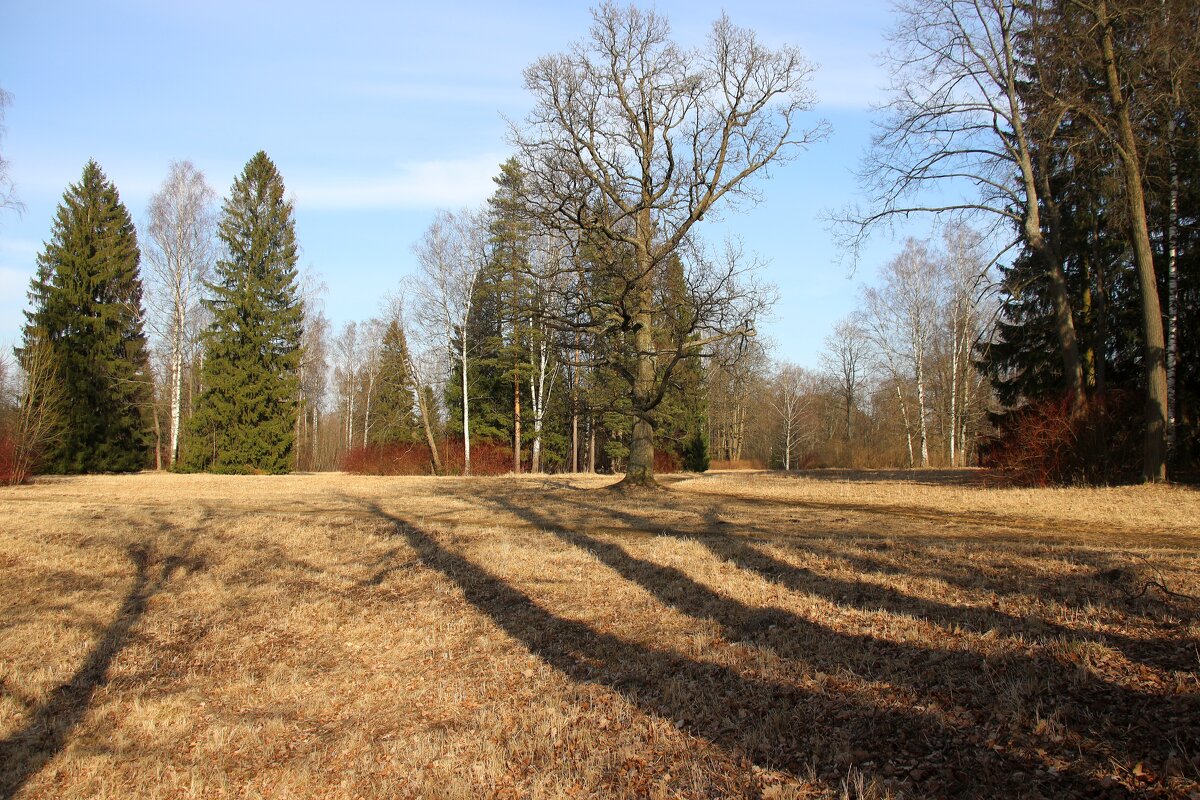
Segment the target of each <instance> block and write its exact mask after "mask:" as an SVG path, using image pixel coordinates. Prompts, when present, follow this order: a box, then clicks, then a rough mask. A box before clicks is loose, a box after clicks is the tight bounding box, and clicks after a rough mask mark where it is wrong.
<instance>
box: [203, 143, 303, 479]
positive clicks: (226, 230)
mask: <svg viewBox="0 0 1200 800" xmlns="http://www.w3.org/2000/svg"><path fill="white" fill-rule="evenodd" d="M292 211H293V209H292V203H291V202H290V201H289V200H287V199H286V198H285V196H284V186H283V178H282V177H281V176H280V174H279V171H278V170H277V169H276V167H275V164H274V163H273V162H272V161H271V159H269V158H268V157H267V154H266V153H264V152H262V151H259V152H258V153H257V154H256V155H255V156H254V157H253V158H251V159H250V161H249V162H247V163H246V167H245V169H244V170H243V171H242V174H241V175H240V176H239V177H238V178H237V179H236V180H235V181H234V182H233V188H232V190H231V191H230V196H229V198H228V199H227V200H226V201H225V204H224V207H223V209H222V215H221V223H220V226H219V228H218V235H219V236H220V238H221V242H222V244H223V245H224V249H225V255H224V257H223V258H221V259H219V260H218V261H217V267H216V276H215V280H214V282H213V283H212V284H211V285H210V286H209V288H210V290H211V293H212V295H211V297H210V299H208V300H206V301H205V306H206V307H207V308H208V309H209V311H210V312H211V314H212V322H211V323H210V324H209V328H208V330H207V331H205V334H204V339H203V342H204V367H203V372H202V376H203V377H202V380H203V385H204V391H203V392H202V394H201V396H200V401H199V404H198V408H197V410H196V413H195V415H194V416H193V417H192V428H193V431H194V433H195V434H196V436H195V446H194V449H193V451H192V452H191V453H189V456H188V459H187V463H188V464H189V465H190V466H192V467H194V468H200V469H211V470H214V471H217V472H268V473H281V472H287V471H288V470H289V469H290V468H291V464H292V457H291V456H292V447H293V446H294V443H295V425H296V399H297V395H298V390H299V379H298V373H299V366H300V338H301V333H302V328H303V324H302V323H303V315H304V314H303V304H302V301H301V299H300V295H299V290H298V286H297V281H296V231H295V222H294V220H293V217H292Z"/></svg>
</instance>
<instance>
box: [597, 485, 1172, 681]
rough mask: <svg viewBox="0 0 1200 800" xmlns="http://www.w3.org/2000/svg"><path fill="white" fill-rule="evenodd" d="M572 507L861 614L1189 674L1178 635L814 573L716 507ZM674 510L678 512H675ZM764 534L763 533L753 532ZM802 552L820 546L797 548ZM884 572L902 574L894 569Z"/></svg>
mask: <svg viewBox="0 0 1200 800" xmlns="http://www.w3.org/2000/svg"><path fill="white" fill-rule="evenodd" d="M574 502H575V505H577V506H581V507H585V508H588V509H591V510H592V511H594V512H597V513H600V514H604V515H607V516H609V517H611V518H613V519H616V520H620V521H621V522H622V523H623V524H625V525H627V526H628V527H630V528H632V529H635V530H637V529H641V530H656V531H658V532H659V535H669V536H672V537H674V538H679V539H685V540H688V541H694V542H697V543H699V544H701V545H703V546H704V547H705V548H706V549H708V550H709V552H711V553H712V554H713V555H714V556H716V557H717V558H718V559H720V560H722V561H726V562H728V563H730V564H733V565H735V566H737V567H739V568H741V569H745V570H748V571H750V572H753V573H755V574H757V575H759V576H760V577H762V578H763V579H765V580H768V581H771V582H773V583H778V584H780V585H781V586H784V587H786V588H788V589H790V590H793V591H798V592H804V593H806V594H811V595H814V596H816V597H821V598H824V599H826V600H828V601H830V602H832V603H836V604H838V605H841V606H851V607H854V608H858V609H860V610H863V611H880V610H882V611H887V612H891V613H900V614H907V615H912V616H916V617H921V618H924V619H928V620H930V621H932V622H936V623H939V624H945V625H948V626H957V627H960V628H963V629H965V630H969V631H972V632H974V633H978V634H991V633H992V632H995V633H999V634H1003V635H1007V636H1037V637H1040V638H1047V637H1062V638H1063V639H1064V640H1069V641H1074V642H1098V643H1102V644H1109V645H1111V646H1113V647H1115V648H1117V649H1118V650H1120V651H1121V652H1122V653H1123V654H1124V655H1125V656H1126V657H1127V658H1129V659H1130V660H1132V661H1137V662H1140V663H1142V664H1145V665H1147V666H1150V667H1154V668H1156V669H1164V670H1179V671H1188V670H1194V669H1195V666H1196V663H1195V654H1194V652H1193V651H1192V650H1191V648H1188V647H1182V646H1181V641H1180V639H1179V638H1178V637H1173V636H1162V637H1158V638H1147V639H1139V638H1134V637H1130V636H1125V635H1123V634H1119V633H1115V632H1106V633H1104V634H1099V633H1093V632H1090V631H1083V630H1079V629H1077V628H1073V627H1069V626H1066V625H1061V624H1059V623H1056V622H1053V621H1051V620H1045V619H1038V620H1036V621H1032V622H1031V620H1029V619H1028V618H1025V617H1015V616H1013V615H1011V614H1006V613H1004V612H1002V611H1000V610H998V609H993V608H983V607H979V606H962V605H954V604H951V603H944V602H940V601H938V600H934V599H931V598H926V597H919V596H916V595H912V594H907V593H904V592H900V591H898V590H896V589H893V588H890V587H885V586H880V585H878V584H875V583H870V582H867V581H851V580H845V579H841V578H835V577H833V576H830V575H824V574H819V573H817V572H814V571H812V570H809V569H805V568H803V567H797V566H794V565H792V564H789V563H787V562H785V561H781V560H779V559H777V558H774V557H772V556H770V555H768V554H767V553H764V552H762V551H761V550H759V549H758V548H756V547H754V546H753V545H751V544H750V543H749V542H747V541H746V539H745V538H743V537H740V536H736V535H731V534H730V533H726V532H723V531H722V530H721V529H722V528H723V527H726V526H724V525H723V523H722V521H721V519H720V516H719V512H718V509H717V508H716V507H715V506H714V507H710V508H708V509H707V511H705V512H704V523H705V525H704V528H703V529H702V530H700V531H685V530H678V529H675V528H663V527H662V526H661V525H659V524H656V522H655V520H654V519H652V518H651V517H649V516H647V515H641V514H638V513H635V512H632V511H627V510H620V509H617V508H610V507H605V506H600V505H598V504H594V503H587V502H584V501H580V500H578V499H575V500H574ZM676 510H678V509H676ZM756 529H757V530H759V531H760V532H762V533H764V534H768V531H767V530H765V529H762V528H756ZM801 549H805V550H821V548H808V547H803V546H802V547H801ZM824 554H825V555H829V556H831V557H840V554H839V553H836V552H831V551H829V550H825V551H824ZM922 572H923V573H928V577H940V576H939V575H938V573H937V571H936V570H928V569H926V570H923V571H922ZM889 574H906V573H904V572H903V571H901V570H899V569H897V570H896V571H895V572H892V573H889ZM1010 580H1011V581H1012V582H1013V583H1015V584H1021V585H1023V586H1024V585H1027V584H1028V583H1030V581H1029V580H1028V579H1023V580H1018V579H1016V577H1011V578H1010Z"/></svg>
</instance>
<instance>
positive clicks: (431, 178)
mask: <svg viewBox="0 0 1200 800" xmlns="http://www.w3.org/2000/svg"><path fill="white" fill-rule="evenodd" d="M504 159H505V156H504V155H502V154H495V153H491V154H486V155H481V156H476V157H474V158H467V159H449V160H431V161H420V162H412V163H406V164H401V165H400V166H399V167H398V168H397V169H396V170H395V171H394V172H393V173H392V174H390V175H383V176H379V177H374V178H364V177H329V176H322V177H317V176H304V175H301V176H299V177H298V178H296V179H294V180H293V181H291V182H290V184H289V187H290V188H291V190H292V191H293V192H294V193H295V195H296V204H297V206H299V207H301V208H306V209H326V210H347V209H371V208H399V209H426V208H456V207H458V206H469V205H475V204H478V203H481V202H483V201H484V200H485V199H486V198H487V197H488V196H489V195H490V194H491V193H492V192H493V191H494V190H495V184H494V183H493V182H492V177H493V176H494V175H496V174H497V172H498V171H499V167H500V163H501V162H502V161H504Z"/></svg>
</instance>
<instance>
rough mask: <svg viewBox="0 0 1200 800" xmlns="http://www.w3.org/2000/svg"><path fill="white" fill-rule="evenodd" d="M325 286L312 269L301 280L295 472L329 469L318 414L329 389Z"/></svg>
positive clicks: (328, 325) (328, 333)
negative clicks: (325, 458) (322, 455)
mask: <svg viewBox="0 0 1200 800" xmlns="http://www.w3.org/2000/svg"><path fill="white" fill-rule="evenodd" d="M325 291H326V286H325V284H324V283H323V282H322V281H321V280H319V278H318V277H317V275H316V274H315V273H314V272H312V271H311V270H306V271H305V272H304V274H303V276H302V277H301V280H300V296H301V297H302V298H303V308H304V324H303V326H302V331H303V333H302V335H301V339H300V366H299V376H298V377H299V381H298V385H299V389H300V396H299V398H297V402H296V469H297V470H301V469H319V468H328V467H330V466H332V462H331V461H326V460H324V459H321V458H320V447H319V445H320V436H321V412H322V410H323V404H324V401H325V393H326V391H327V389H328V388H329V353H330V344H329V338H330V324H329V319H328V318H327V317H326V316H325V303H324V299H323V295H324V293H325Z"/></svg>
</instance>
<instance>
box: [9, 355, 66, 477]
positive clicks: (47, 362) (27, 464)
mask: <svg viewBox="0 0 1200 800" xmlns="http://www.w3.org/2000/svg"><path fill="white" fill-rule="evenodd" d="M20 367H21V387H20V389H19V392H20V399H19V401H18V403H17V415H16V422H15V424H14V426H13V463H12V469H11V471H10V473H9V476H8V479H9V481H10V482H11V483H13V484H18V483H24V482H25V481H27V480H28V479H29V477H30V476H31V475H33V473H34V470H35V469H37V466H38V460H39V459H40V458H41V456H42V453H43V451H44V450H45V448H46V447H47V446H48V445H49V444H50V443H51V442H53V441H55V439H56V438H57V437H58V435H59V431H60V427H59V424H60V421H61V417H60V415H61V411H60V408H61V403H62V402H63V393H62V388H61V387H60V385H59V382H58V370H56V369H55V365H54V354H53V351H52V350H51V348H50V346H49V344H48V343H46V342H45V341H41V340H38V341H33V342H30V343H28V344H27V345H26V347H25V348H23V349H22V351H21V355H20Z"/></svg>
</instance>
